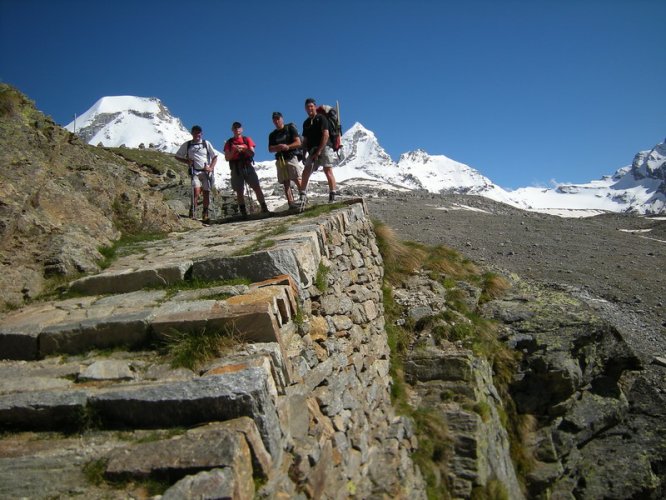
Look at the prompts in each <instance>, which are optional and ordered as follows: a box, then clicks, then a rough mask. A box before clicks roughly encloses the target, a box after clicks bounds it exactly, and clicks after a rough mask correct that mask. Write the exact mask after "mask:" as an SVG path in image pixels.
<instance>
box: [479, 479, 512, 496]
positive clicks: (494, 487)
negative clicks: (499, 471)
mask: <svg viewBox="0 0 666 500" xmlns="http://www.w3.org/2000/svg"><path fill="white" fill-rule="evenodd" d="M470 499H471V500H509V493H508V492H507V491H506V487H505V486H504V484H503V483H502V482H501V481H498V480H497V479H491V480H490V481H488V483H487V484H486V486H485V487H482V486H477V487H475V488H474V489H473V490H472V495H471V496H470Z"/></svg>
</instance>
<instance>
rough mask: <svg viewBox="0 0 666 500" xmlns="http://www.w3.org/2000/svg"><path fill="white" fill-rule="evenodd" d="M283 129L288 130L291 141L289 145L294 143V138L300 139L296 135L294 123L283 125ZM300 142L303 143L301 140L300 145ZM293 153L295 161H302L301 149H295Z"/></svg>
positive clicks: (296, 130) (297, 134)
mask: <svg viewBox="0 0 666 500" xmlns="http://www.w3.org/2000/svg"><path fill="white" fill-rule="evenodd" d="M285 127H287V130H289V135H290V136H291V140H290V141H289V142H290V143H291V142H294V139H295V138H296V137H299V138H300V137H301V136H300V134H299V133H298V129H297V128H296V124H295V123H293V122H291V123H287V124H286V125H285ZM302 142H303V141H302V140H301V143H302ZM293 153H294V156H296V159H297V160H298V161H303V148H297V149H294V150H293Z"/></svg>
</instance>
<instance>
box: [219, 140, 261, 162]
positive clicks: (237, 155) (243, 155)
mask: <svg viewBox="0 0 666 500" xmlns="http://www.w3.org/2000/svg"><path fill="white" fill-rule="evenodd" d="M241 144H245V145H247V147H248V148H255V147H256V146H257V145H256V144H255V143H254V141H253V140H252V138H251V137H244V136H240V137H235V136H234V137H232V138H231V139H229V140H228V141H227V142H226V143H225V144H224V152H225V153H228V152H231V153H232V155H231V157H230V159H229V161H230V162H232V161H233V162H239V161H244V162H249V161H251V160H252V157H253V156H254V152H253V151H251V150H250V149H248V150H246V151H244V152H240V151H234V150H233V146H235V145H241Z"/></svg>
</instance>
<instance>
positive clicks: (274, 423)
mask: <svg viewBox="0 0 666 500" xmlns="http://www.w3.org/2000/svg"><path fill="white" fill-rule="evenodd" d="M89 405H90V407H91V408H92V409H93V411H94V412H95V414H96V415H98V416H99V418H100V420H101V422H102V425H104V426H105V427H108V428H125V427H132V428H167V427H174V426H190V425H197V424H201V423H204V422H212V421H221V420H230V419H233V418H238V417H250V418H252V419H253V420H254V421H255V423H256V425H257V428H258V429H259V433H260V434H261V438H262V440H263V442H264V445H265V446H266V449H267V450H268V451H269V453H270V454H271V456H272V457H273V458H274V459H275V457H276V455H275V454H278V455H279V451H280V447H279V441H280V429H279V425H278V420H277V413H276V409H275V405H274V403H273V399H272V397H271V394H270V390H269V386H268V382H267V374H266V372H265V371H264V370H263V369H262V368H248V369H246V370H242V371H239V372H231V373H225V374H222V375H216V376H208V377H202V378H198V379H194V380H190V381H182V382H172V383H166V384H160V385H153V386H140V387H128V388H124V389H118V390H114V391H109V392H106V393H103V394H96V395H93V396H91V398H90V399H89Z"/></svg>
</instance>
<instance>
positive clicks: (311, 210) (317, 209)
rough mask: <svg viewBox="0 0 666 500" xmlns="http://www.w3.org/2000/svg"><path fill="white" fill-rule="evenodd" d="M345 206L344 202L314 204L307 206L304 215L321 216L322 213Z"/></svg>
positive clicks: (310, 216) (308, 216)
mask: <svg viewBox="0 0 666 500" xmlns="http://www.w3.org/2000/svg"><path fill="white" fill-rule="evenodd" d="M344 206H346V204H345V203H342V202H338V203H327V204H321V205H312V206H311V207H307V208H306V209H305V211H304V212H303V217H306V218H314V217H319V216H320V215H324V214H328V213H331V212H333V211H334V210H337V209H338V208H342V207H344Z"/></svg>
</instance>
